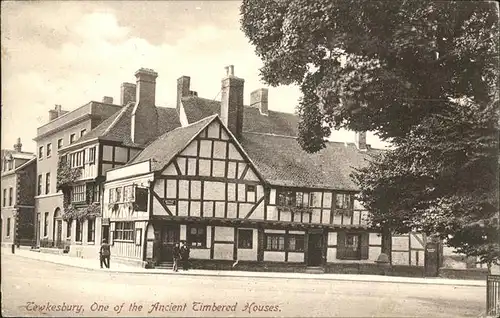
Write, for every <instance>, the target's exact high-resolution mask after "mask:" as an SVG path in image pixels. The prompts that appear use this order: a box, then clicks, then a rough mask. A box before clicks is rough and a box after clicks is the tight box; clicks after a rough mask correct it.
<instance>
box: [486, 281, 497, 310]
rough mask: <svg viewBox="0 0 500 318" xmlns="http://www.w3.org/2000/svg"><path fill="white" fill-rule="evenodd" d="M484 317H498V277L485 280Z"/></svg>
mask: <svg viewBox="0 0 500 318" xmlns="http://www.w3.org/2000/svg"><path fill="white" fill-rule="evenodd" d="M486 315H488V316H493V317H500V275H488V278H487V279H486Z"/></svg>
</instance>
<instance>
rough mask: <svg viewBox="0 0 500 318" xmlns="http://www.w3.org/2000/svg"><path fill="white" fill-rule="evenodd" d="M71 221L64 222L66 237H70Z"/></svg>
mask: <svg viewBox="0 0 500 318" xmlns="http://www.w3.org/2000/svg"><path fill="white" fill-rule="evenodd" d="M71 223H72V221H71V220H68V221H66V237H71Z"/></svg>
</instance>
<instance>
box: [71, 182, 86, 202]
mask: <svg viewBox="0 0 500 318" xmlns="http://www.w3.org/2000/svg"><path fill="white" fill-rule="evenodd" d="M71 202H85V185H84V184H82V185H75V186H73V189H72V191H71Z"/></svg>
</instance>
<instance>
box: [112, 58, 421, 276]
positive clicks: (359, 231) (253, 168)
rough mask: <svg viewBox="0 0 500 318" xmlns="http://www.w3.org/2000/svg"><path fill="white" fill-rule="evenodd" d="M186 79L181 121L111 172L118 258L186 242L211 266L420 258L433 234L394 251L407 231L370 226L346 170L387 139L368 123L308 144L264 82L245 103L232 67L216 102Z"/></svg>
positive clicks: (139, 258)
mask: <svg viewBox="0 0 500 318" xmlns="http://www.w3.org/2000/svg"><path fill="white" fill-rule="evenodd" d="M189 80H190V79H189V77H187V76H183V77H181V78H179V80H178V98H177V113H178V114H179V119H180V123H181V125H182V126H181V127H178V128H175V129H173V130H171V131H168V132H166V133H165V134H163V135H161V136H160V137H159V138H157V139H156V140H154V141H153V142H151V143H150V144H148V145H147V146H146V147H145V148H144V150H142V151H141V152H140V153H139V154H138V155H137V156H136V157H135V158H133V159H132V160H131V161H130V162H129V163H128V164H127V165H125V166H123V167H119V168H116V169H111V170H109V171H108V172H107V173H106V183H105V185H104V195H103V200H104V201H103V202H104V204H103V218H104V219H106V220H109V222H110V230H111V233H112V234H111V236H112V238H113V241H112V249H113V251H112V253H113V255H115V257H118V258H121V259H123V260H127V261H132V262H138V263H141V264H142V265H145V264H149V266H165V265H167V264H168V263H169V262H171V260H172V246H173V244H174V243H175V242H179V241H186V242H187V243H188V244H189V246H190V247H191V254H190V257H191V262H192V264H193V266H195V267H203V268H232V267H236V268H239V269H247V268H251V269H253V270H273V269H277V270H278V269H279V270H294V271H295V270H296V271H305V270H307V269H314V270H320V271H323V270H326V271H343V272H346V271H347V272H350V271H353V272H370V271H371V270H365V269H364V268H371V267H373V266H375V261H376V260H377V258H378V257H379V255H380V254H381V253H382V252H383V251H384V252H386V253H388V254H389V257H390V258H392V256H394V259H395V262H396V263H398V262H399V264H400V265H406V266H410V265H413V266H422V265H423V263H422V264H421V262H423V255H422V254H421V253H420V252H421V250H423V248H421V249H419V250H415V242H419V241H422V239H425V238H422V237H421V236H420V237H417V238H415V237H407V238H406V241H407V242H408V244H411V243H412V242H413V250H412V249H411V248H410V247H409V246H406V245H405V246H404V247H401V250H398V251H397V253H402V255H399V254H393V253H391V243H392V240H396V241H397V242H400V241H401V239H400V238H398V237H393V238H391V237H390V236H385V237H383V236H382V235H381V233H378V232H376V231H372V230H370V228H369V227H368V222H367V217H368V211H366V210H365V209H364V208H363V206H362V205H361V203H360V202H358V201H357V200H356V198H355V194H356V193H357V192H358V188H357V187H356V185H355V184H354V183H353V181H352V179H351V177H350V173H351V172H352V170H353V169H354V168H355V167H361V166H363V165H365V164H366V163H367V160H369V159H370V158H371V156H372V155H374V154H375V155H376V154H380V152H381V150H377V149H373V148H371V147H370V146H369V145H367V144H366V135H365V134H364V133H363V132H359V133H357V134H356V140H355V142H353V143H341V142H327V143H326V148H325V149H323V150H321V151H320V152H318V153H316V154H308V153H306V152H304V151H303V150H302V149H301V148H300V146H299V144H298V143H297V140H296V137H297V127H296V125H297V117H296V116H294V115H291V114H284V113H279V112H275V111H271V110H269V109H268V107H267V106H268V105H267V103H268V98H267V90H265V89H259V90H257V91H254V92H253V93H252V94H251V106H244V105H243V86H244V80H243V79H240V78H238V77H236V76H234V73H233V68H232V67H229V68H228V69H227V76H226V77H225V78H224V79H223V80H222V88H221V93H222V98H221V101H220V102H217V101H213V100H208V99H204V98H200V97H198V96H197V94H196V93H194V92H192V91H190V87H189ZM402 240H403V241H404V240H405V239H404V238H403V239H402ZM396 241H395V242H396ZM422 244H424V243H423V242H422ZM420 247H422V245H420ZM403 248H406V250H405V251H403V250H402V249H403ZM412 253H413V254H412ZM419 257H420V259H419Z"/></svg>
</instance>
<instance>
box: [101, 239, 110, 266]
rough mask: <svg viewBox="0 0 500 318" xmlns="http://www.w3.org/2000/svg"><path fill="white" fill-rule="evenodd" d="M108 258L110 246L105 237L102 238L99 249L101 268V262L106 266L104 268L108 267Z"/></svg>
mask: <svg viewBox="0 0 500 318" xmlns="http://www.w3.org/2000/svg"><path fill="white" fill-rule="evenodd" d="M110 258H111V248H110V246H109V244H108V242H107V241H106V239H104V240H102V245H101V249H100V250H99V259H100V263H101V268H102V265H103V264H104V266H106V268H109V261H110Z"/></svg>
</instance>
